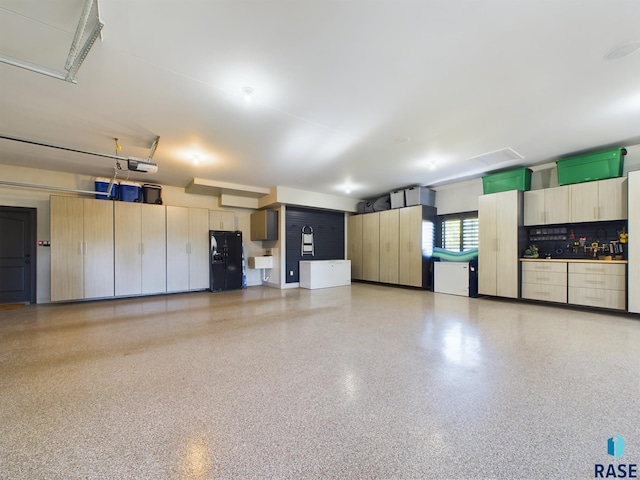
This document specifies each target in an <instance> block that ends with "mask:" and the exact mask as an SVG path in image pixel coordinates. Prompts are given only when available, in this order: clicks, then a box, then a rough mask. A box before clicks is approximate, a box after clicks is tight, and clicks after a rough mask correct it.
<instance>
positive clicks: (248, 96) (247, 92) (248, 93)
mask: <svg viewBox="0 0 640 480" xmlns="http://www.w3.org/2000/svg"><path fill="white" fill-rule="evenodd" d="M242 93H243V94H244V101H245V102H247V103H251V100H252V99H253V88H251V87H242Z"/></svg>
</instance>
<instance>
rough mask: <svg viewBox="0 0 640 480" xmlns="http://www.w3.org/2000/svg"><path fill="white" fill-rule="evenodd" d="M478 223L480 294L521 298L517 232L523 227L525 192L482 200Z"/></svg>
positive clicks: (517, 191) (508, 193) (515, 192)
mask: <svg viewBox="0 0 640 480" xmlns="http://www.w3.org/2000/svg"><path fill="white" fill-rule="evenodd" d="M478 220H479V224H480V239H479V248H478V281H479V285H478V291H479V293H480V294H482V295H493V296H499V297H507V298H518V286H519V285H520V278H519V258H518V253H519V252H518V250H519V244H518V233H519V232H518V231H519V227H520V226H522V192H520V191H519V190H510V191H507V192H500V193H493V194H489V195H482V196H480V197H479V198H478Z"/></svg>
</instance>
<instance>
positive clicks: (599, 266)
mask: <svg viewBox="0 0 640 480" xmlns="http://www.w3.org/2000/svg"><path fill="white" fill-rule="evenodd" d="M569 273H597V274H600V275H625V274H626V265H625V264H624V263H605V262H604V261H603V262H601V263H595V262H594V263H588V262H587V263H569Z"/></svg>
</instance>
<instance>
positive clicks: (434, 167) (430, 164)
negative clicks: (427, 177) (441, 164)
mask: <svg viewBox="0 0 640 480" xmlns="http://www.w3.org/2000/svg"><path fill="white" fill-rule="evenodd" d="M435 169H436V161H435V160H432V161H431V163H429V170H435Z"/></svg>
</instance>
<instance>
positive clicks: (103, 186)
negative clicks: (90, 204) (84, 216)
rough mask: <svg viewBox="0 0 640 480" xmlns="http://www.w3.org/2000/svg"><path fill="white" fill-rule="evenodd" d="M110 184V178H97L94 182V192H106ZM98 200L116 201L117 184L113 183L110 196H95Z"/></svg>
mask: <svg viewBox="0 0 640 480" xmlns="http://www.w3.org/2000/svg"><path fill="white" fill-rule="evenodd" d="M110 183H111V179H110V178H101V177H97V178H96V181H95V185H96V192H105V193H106V192H108V191H109V184H110ZM96 198H97V199H98V200H117V199H118V184H117V183H115V182H114V183H113V186H112V187H111V195H96Z"/></svg>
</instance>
